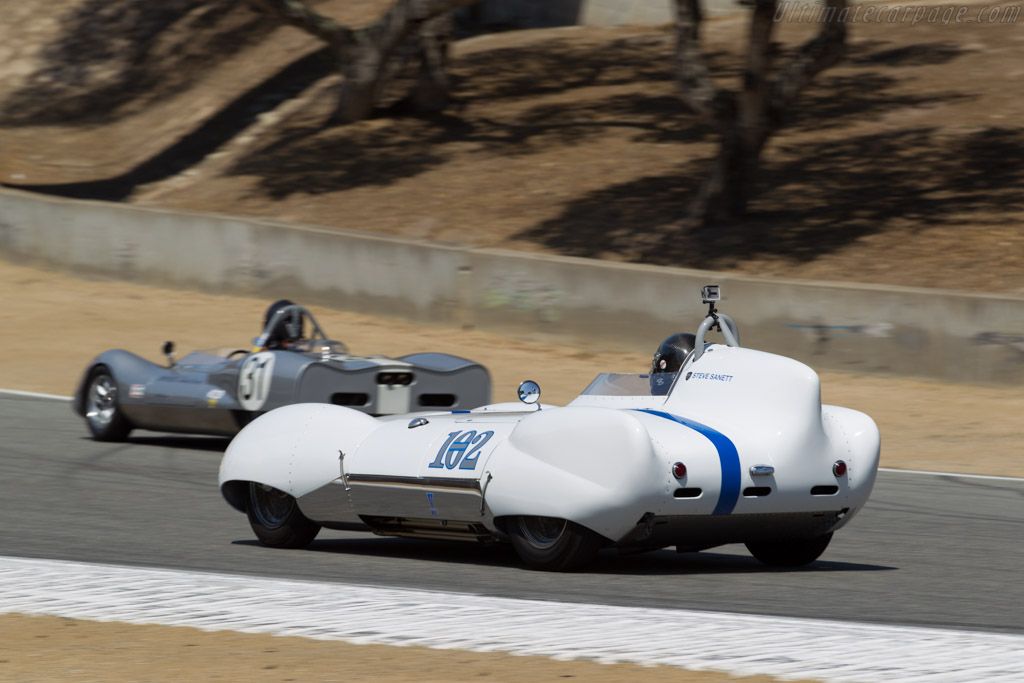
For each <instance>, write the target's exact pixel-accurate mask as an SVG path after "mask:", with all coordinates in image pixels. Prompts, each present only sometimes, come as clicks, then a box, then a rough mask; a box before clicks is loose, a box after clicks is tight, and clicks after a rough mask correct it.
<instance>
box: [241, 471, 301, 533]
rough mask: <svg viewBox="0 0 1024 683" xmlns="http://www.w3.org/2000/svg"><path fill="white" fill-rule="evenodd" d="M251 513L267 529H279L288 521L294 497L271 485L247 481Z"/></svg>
mask: <svg viewBox="0 0 1024 683" xmlns="http://www.w3.org/2000/svg"><path fill="white" fill-rule="evenodd" d="M249 499H250V500H251V501H252V514H253V516H255V517H256V519H257V521H259V523H260V524H261V525H262V526H264V527H266V528H267V529H280V528H281V527H282V526H284V524H285V522H287V521H288V516H289V515H290V514H291V512H292V508H293V507H294V505H295V499H294V498H292V497H291V496H289V495H288V494H287V493H285V492H284V491H278V490H277V489H275V488H274V487H272V486H266V485H264V484H257V483H255V482H249Z"/></svg>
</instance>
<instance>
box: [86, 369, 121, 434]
mask: <svg viewBox="0 0 1024 683" xmlns="http://www.w3.org/2000/svg"><path fill="white" fill-rule="evenodd" d="M116 412H117V385H116V384H114V380H113V379H111V377H110V375H106V374H98V375H96V377H94V378H93V380H92V383H91V384H90V385H89V395H88V396H87V397H86V406H85V418H86V419H87V420H89V424H90V426H92V428H93V429H94V430H95V431H100V432H103V431H106V429H107V428H108V427H109V426H110V423H111V422H113V420H114V414H115V413H116Z"/></svg>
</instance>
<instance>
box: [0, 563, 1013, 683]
mask: <svg viewBox="0 0 1024 683" xmlns="http://www.w3.org/2000/svg"><path fill="white" fill-rule="evenodd" d="M0 613H21V614H32V615H42V614H47V615H55V616H61V617H67V618H74V619H90V620H94V621H121V622H129V623H136V624H163V625H169V626H191V627H194V628H199V629H203V630H207V631H214V630H232V631H242V632H246V633H266V634H273V635H282V636H302V637H306V638H315V639H319V640H344V641H348V642H351V643H356V644H370V643H373V644H382V645H418V646H422V647H430V648H437V649H457V650H472V651H476V652H507V653H513V654H522V655H538V656H546V657H554V658H556V659H587V660H594V661H597V662H601V663H612V662H636V663H641V664H652V665H654V664H661V665H667V666H677V667H683V668H686V669H694V670H716V671H724V672H728V673H730V674H734V675H754V674H766V675H770V676H775V677H779V678H782V679H795V678H815V679H820V680H822V681H828V682H829V683H848V682H858V683H874V682H876V681H877V682H879V683H900V682H904V683H909V682H910V681H914V682H915V683H960V682H964V683H966V682H970V683H975V682H976V681H986V682H987V683H989V682H995V681H1003V682H1006V683H1008V682H1010V681H1016V682H1018V683H1019V682H1020V681H1022V680H1024V657H1022V656H1021V653H1022V652H1024V636H1020V635H1007V634H996V633H978V632H971V631H947V630H941V629H927V628H911V627H903V626H877V625H870V624H861V623H850V622H840V621H827V620H817V619H793V618H781V617H761V616H750V615H742V614H727V613H719V612H697V611H692V610H673V609H651V608H639V607H614V606H609V605H587V604H574V603H562V602H540V601H531V600H518V599H509V598H496V597H488V596H479V595H465V594H460V593H442V592H427V591H415V590H402V589H391V588H375V587H369V586H354V585H346V584H337V583H325V582H316V581H295V580H284V579H269V578H257V577H249V576H238V575H232V574H209V573H200V572H187V571H175V570H167V569H144V568H135V567H122V566H114V565H100V564H86V563H80V562H65V561H55V560H33V559H25V558H13V557H0Z"/></svg>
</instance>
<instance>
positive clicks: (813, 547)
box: [745, 532, 832, 567]
mask: <svg viewBox="0 0 1024 683" xmlns="http://www.w3.org/2000/svg"><path fill="white" fill-rule="evenodd" d="M831 540H832V533H831V532H829V533H827V534H825V535H823V536H817V537H815V538H810V539H807V540H801V541H774V542H764V543H746V544H745V545H746V546H747V550H749V551H750V554H751V555H753V556H754V557H755V558H757V559H758V560H759V561H760V562H761V563H762V564H766V565H768V566H769V567H802V566H803V565H805V564H810V563H811V562H814V561H815V560H816V559H818V558H819V557H821V554H822V553H823V552H825V548H827V547H828V543H829V541H831Z"/></svg>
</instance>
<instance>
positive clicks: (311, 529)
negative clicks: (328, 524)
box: [245, 482, 320, 548]
mask: <svg viewBox="0 0 1024 683" xmlns="http://www.w3.org/2000/svg"><path fill="white" fill-rule="evenodd" d="M245 509H246V514H247V515H248V517H249V526H251V527H252V530H253V532H254V533H255V534H256V538H258V539H259V540H260V543H262V544H263V545H267V546H270V547H271V548H305V547H306V546H307V545H309V544H310V543H312V542H313V539H314V538H316V535H317V534H318V533H320V525H319V524H317V523H316V522H314V521H312V520H310V519H309V518H308V517H306V516H305V515H304V514H302V511H301V510H299V506H298V504H297V503H296V502H295V498H293V497H292V496H290V495H288V494H287V493H285V492H284V491H279V490H278V489H275V488H274V487H272V486H265V485H264V484H257V483H255V482H250V483H249V499H248V503H247V504H246V508H245Z"/></svg>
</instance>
